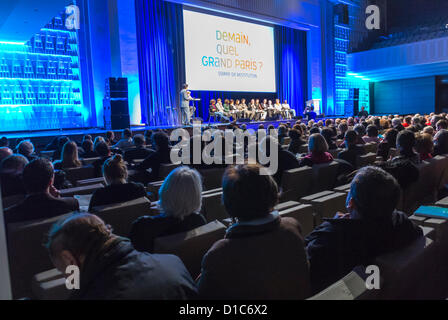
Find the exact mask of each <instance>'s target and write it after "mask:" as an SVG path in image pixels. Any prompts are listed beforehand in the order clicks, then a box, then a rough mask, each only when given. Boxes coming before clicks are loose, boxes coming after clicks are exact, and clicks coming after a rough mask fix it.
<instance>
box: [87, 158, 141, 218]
mask: <svg viewBox="0 0 448 320" xmlns="http://www.w3.org/2000/svg"><path fill="white" fill-rule="evenodd" d="M102 170H103V177H104V180H105V181H106V184H107V186H106V187H105V188H100V189H97V190H96V191H95V192H94V193H93V195H92V198H91V199H90V204H89V211H91V210H92V209H93V208H94V207H98V206H105V205H108V204H114V203H121V202H126V201H131V200H134V199H138V198H143V197H146V190H145V187H144V186H143V185H141V184H138V183H134V182H127V179H128V169H127V167H126V164H125V163H124V161H123V158H122V156H121V155H119V154H117V155H114V156H112V157H111V158H109V159H107V160H106V161H105V162H104V164H103V169H102Z"/></svg>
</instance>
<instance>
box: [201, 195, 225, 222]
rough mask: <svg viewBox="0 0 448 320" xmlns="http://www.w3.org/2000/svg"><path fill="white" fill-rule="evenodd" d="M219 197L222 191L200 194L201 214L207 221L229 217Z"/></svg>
mask: <svg viewBox="0 0 448 320" xmlns="http://www.w3.org/2000/svg"><path fill="white" fill-rule="evenodd" d="M221 198H222V191H219V192H215V193H206V194H203V195H202V214H203V215H204V217H205V218H206V219H207V221H208V222H212V221H215V220H223V219H226V218H229V215H228V214H227V211H226V209H225V208H224V205H223V204H222V201H221Z"/></svg>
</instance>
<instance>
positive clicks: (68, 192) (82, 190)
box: [60, 183, 104, 197]
mask: <svg viewBox="0 0 448 320" xmlns="http://www.w3.org/2000/svg"><path fill="white" fill-rule="evenodd" d="M101 188H104V184H101V183H97V184H92V185H86V186H82V187H76V188H70V189H62V190H60V192H61V196H62V197H73V196H74V195H83V194H93V193H94V192H95V191H96V190H98V189H101Z"/></svg>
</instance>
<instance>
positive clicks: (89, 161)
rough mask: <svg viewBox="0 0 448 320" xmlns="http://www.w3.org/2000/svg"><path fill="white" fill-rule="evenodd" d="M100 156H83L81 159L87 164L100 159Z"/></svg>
mask: <svg viewBox="0 0 448 320" xmlns="http://www.w3.org/2000/svg"><path fill="white" fill-rule="evenodd" d="M100 159H101V158H100V157H96V158H84V159H82V162H83V163H84V165H86V166H88V165H91V164H93V163H94V162H95V161H97V160H100Z"/></svg>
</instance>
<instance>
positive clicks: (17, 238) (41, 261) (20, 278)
mask: <svg viewBox="0 0 448 320" xmlns="http://www.w3.org/2000/svg"><path fill="white" fill-rule="evenodd" d="M70 215H72V213H70V214H65V215H62V216H57V217H53V218H50V219H40V220H35V221H28V222H22V223H14V224H9V225H8V226H7V230H8V233H7V234H8V256H9V267H10V268H9V269H10V274H11V286H12V292H13V297H14V298H15V299H17V298H23V297H30V296H31V295H32V290H31V282H32V281H31V280H32V278H33V276H34V275H35V274H37V273H40V272H43V271H45V270H49V269H51V268H53V264H52V262H51V260H50V258H49V256H48V252H47V250H46V249H45V248H44V246H43V244H44V243H45V242H46V235H47V234H48V231H49V230H50V227H51V226H52V225H53V224H54V223H56V222H57V221H59V220H60V219H63V218H67V217H69V216H70Z"/></svg>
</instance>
